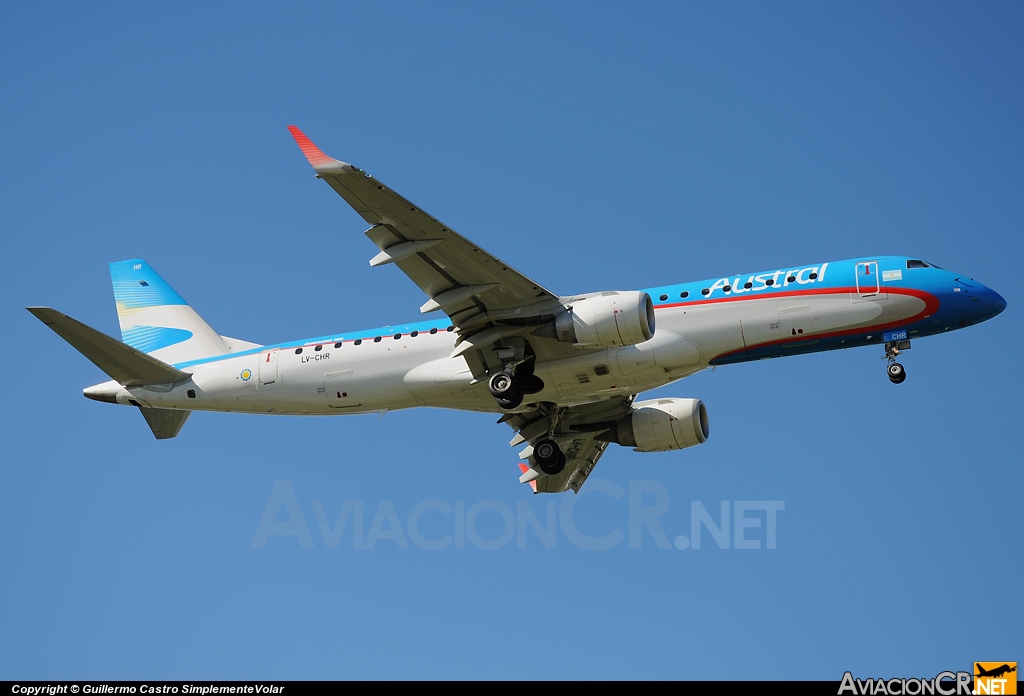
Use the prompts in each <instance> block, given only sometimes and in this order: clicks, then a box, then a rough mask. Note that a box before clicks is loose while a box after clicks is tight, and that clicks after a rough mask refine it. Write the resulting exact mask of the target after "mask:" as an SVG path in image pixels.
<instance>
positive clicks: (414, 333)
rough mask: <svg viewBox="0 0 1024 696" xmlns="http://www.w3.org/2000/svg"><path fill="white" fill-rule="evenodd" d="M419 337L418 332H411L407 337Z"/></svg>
mask: <svg viewBox="0 0 1024 696" xmlns="http://www.w3.org/2000/svg"><path fill="white" fill-rule="evenodd" d="M419 335H420V332H419V331H413V332H412V333H411V334H409V336H410V337H411V338H416V337H417V336H419Z"/></svg>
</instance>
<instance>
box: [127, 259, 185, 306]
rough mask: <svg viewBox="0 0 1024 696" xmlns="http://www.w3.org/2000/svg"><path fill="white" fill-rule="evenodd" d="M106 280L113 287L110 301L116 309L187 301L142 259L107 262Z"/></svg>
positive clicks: (180, 303) (182, 303)
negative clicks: (107, 277) (112, 295)
mask: <svg viewBox="0 0 1024 696" xmlns="http://www.w3.org/2000/svg"><path fill="white" fill-rule="evenodd" d="M110 283H111V285H113V287H114V301H115V302H116V303H117V309H118V311H119V312H120V311H121V310H122V309H139V308H142V307H162V306H165V305H185V304H188V303H187V302H185V300H183V299H182V298H181V295H179V294H178V293H176V292H175V291H174V288H172V287H171V286H170V285H168V284H167V281H165V280H164V279H163V278H161V277H160V274H158V273H157V272H156V271H154V270H153V268H152V267H151V266H150V265H149V264H148V263H146V262H145V261H143V260H142V259H130V260H128V261H114V262H113V263H111V264H110Z"/></svg>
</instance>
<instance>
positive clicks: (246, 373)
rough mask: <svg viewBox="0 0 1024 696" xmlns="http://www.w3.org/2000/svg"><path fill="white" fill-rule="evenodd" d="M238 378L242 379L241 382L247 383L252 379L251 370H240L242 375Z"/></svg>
mask: <svg viewBox="0 0 1024 696" xmlns="http://www.w3.org/2000/svg"><path fill="white" fill-rule="evenodd" d="M238 376H239V377H241V378H242V381H243V382H248V381H249V380H250V379H252V370H242V374H240V375H238Z"/></svg>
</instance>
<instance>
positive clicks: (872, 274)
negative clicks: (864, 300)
mask: <svg viewBox="0 0 1024 696" xmlns="http://www.w3.org/2000/svg"><path fill="white" fill-rule="evenodd" d="M880 282H881V280H880V277H879V274H878V262H877V261H862V262H860V263H858V264H857V294H858V295H860V296H861V297H874V296H876V295H878V293H879V290H881V287H882V286H881V285H880Z"/></svg>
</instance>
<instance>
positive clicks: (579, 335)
mask: <svg viewBox="0 0 1024 696" xmlns="http://www.w3.org/2000/svg"><path fill="white" fill-rule="evenodd" d="M549 326H550V325H549ZM554 332H555V336H554V338H557V339H558V340H559V341H563V342H565V343H575V344H578V345H581V346H593V347H595V348H616V347H618V346H632V345H636V344H637V343H643V342H644V341H647V340H650V338H651V337H652V336H654V302H653V301H652V300H651V296H650V295H648V294H647V293H646V292H637V291H635V290H634V291H627V292H602V293H599V294H596V295H590V296H589V297H584V298H582V299H579V300H576V301H575V302H573V303H572V305H571V306H569V307H568V308H567V309H566V311H565V312H562V313H560V314H559V315H558V316H557V317H555V325H554Z"/></svg>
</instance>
